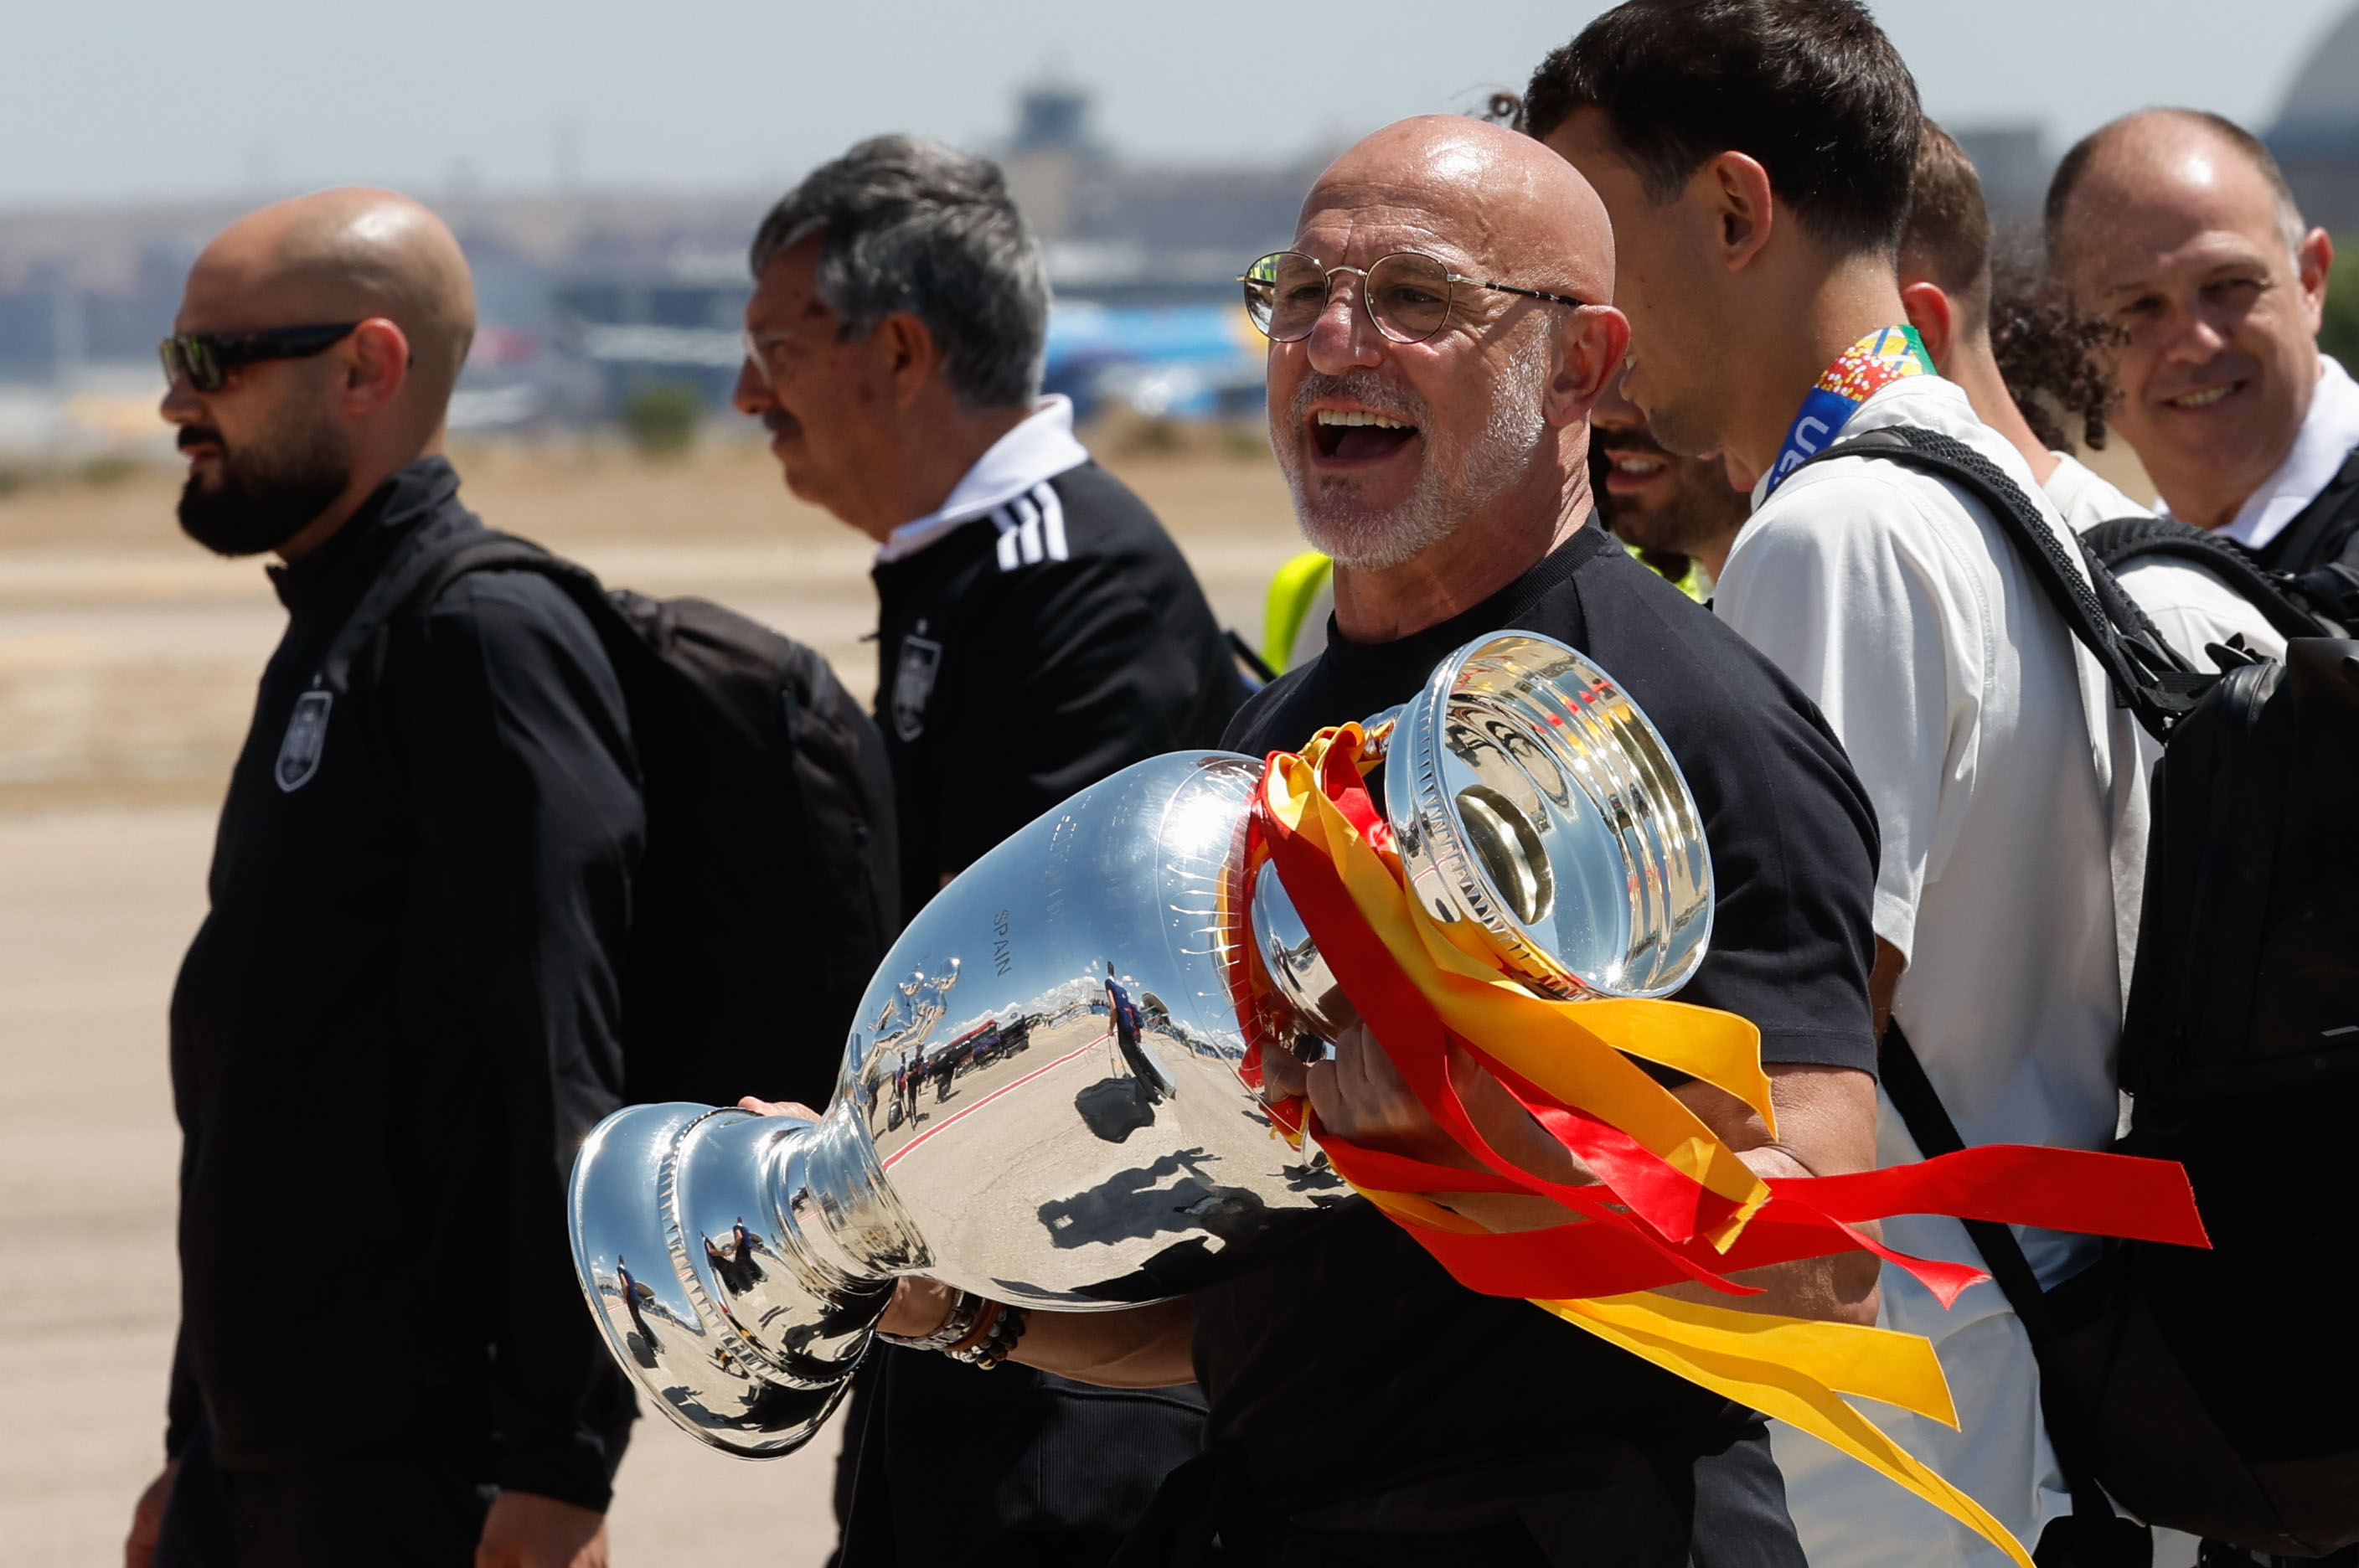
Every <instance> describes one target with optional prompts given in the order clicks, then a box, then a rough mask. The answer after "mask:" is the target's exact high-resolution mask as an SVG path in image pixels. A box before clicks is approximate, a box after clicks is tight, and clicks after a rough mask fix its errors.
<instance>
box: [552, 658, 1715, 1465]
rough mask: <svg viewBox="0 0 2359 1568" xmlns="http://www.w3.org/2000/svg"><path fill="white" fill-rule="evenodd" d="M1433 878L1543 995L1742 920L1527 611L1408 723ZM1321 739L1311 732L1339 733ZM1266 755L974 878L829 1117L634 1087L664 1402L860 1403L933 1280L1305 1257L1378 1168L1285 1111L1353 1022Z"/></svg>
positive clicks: (609, 1217) (912, 946)
mask: <svg viewBox="0 0 2359 1568" xmlns="http://www.w3.org/2000/svg"><path fill="white" fill-rule="evenodd" d="M1370 727H1371V730H1372V733H1375V734H1377V735H1382V736H1384V737H1385V747H1386V749H1385V751H1384V758H1385V760H1384V768H1383V771H1384V773H1385V776H1386V777H1385V779H1384V780H1383V785H1384V789H1383V799H1384V800H1385V811H1386V816H1387V817H1388V818H1389V819H1390V821H1391V824H1392V827H1393V829H1394V832H1395V835H1396V840H1397V844H1398V846H1399V848H1400V852H1401V858H1402V862H1403V866H1404V870H1405V871H1406V873H1407V874H1408V879H1409V883H1410V887H1411V889H1412V893H1413V896H1414V897H1416V898H1417V899H1418V900H1419V903H1420V904H1421V905H1422V906H1423V907H1424V908H1425V909H1427V910H1428V912H1430V914H1432V915H1433V916H1434V917H1435V918H1436V919H1438V920H1444V921H1461V920H1463V921H1471V922H1473V924H1474V925H1475V926H1476V927H1478V928H1479V929H1480V931H1481V932H1482V933H1483V935H1484V940H1485V942H1488V944H1489V945H1490V949H1491V951H1493V952H1494V953H1495V954H1496V956H1497V958H1498V960H1499V963H1500V965H1501V967H1502V969H1503V971H1505V972H1506V974H1508V975H1512V976H1513V977H1514V978H1516V979H1517V980H1518V981H1520V982H1521V983H1523V984H1524V985H1527V986H1529V987H1530V988H1532V989H1533V990H1534V991H1536V992H1538V994H1540V995H1543V996H1558V997H1568V998H1579V997H1581V996H1663V995H1667V994H1669V992H1671V991H1673V990H1676V989H1677V988H1678V987H1679V986H1680V985H1682V984H1684V983H1685V981H1686V979H1687V978H1688V976H1689V975H1690V974H1692V973H1693V971H1694V968H1695V965H1696V964H1697V963H1699V962H1700V961H1701V957H1702V954H1703V952H1704V947H1705V943H1706V942H1707V941H1708V939H1709V934H1710V931H1711V920H1712V871H1711V864H1710V859H1709V856H1708V855H1707V853H1706V851H1705V847H1704V841H1703V834H1702V830H1701V824H1700V822H1699V820H1698V817H1697V813H1696V809H1695V804H1694V801H1693V800H1692V799H1691V798H1690V795H1689V793H1688V789H1687V786H1686V783H1685V781H1684V780H1683V779H1681V777H1680V771H1679V768H1678V766H1677V764H1676V763H1675V762H1674V761H1673V760H1672V758H1671V756H1670V753H1669V749H1668V748H1667V747H1666V746H1664V745H1663V744H1662V740H1661V737H1660V736H1659V735H1657V734H1656V732H1655V730H1654V728H1653V726H1652V725H1651V724H1649V723H1648V722H1647V718H1646V716H1645V714H1643V713H1640V712H1639V710H1638V709H1637V707H1636V704H1634V703H1632V702H1630V701H1629V699H1628V698H1627V696H1626V695H1625V694H1624V693H1623V692H1622V691H1620V689H1619V688H1618V687H1616V686H1615V685H1614V682H1613V681H1612V680H1611V678H1610V677H1608V676H1607V675H1606V674H1605V672H1604V671H1603V670H1600V669H1598V668H1597V666H1596V665H1595V664H1593V662H1591V661H1590V660H1589V659H1586V658H1585V657H1583V656H1582V655H1581V654H1579V653H1577V652H1575V651H1574V650H1572V649H1571V648H1567V647H1565V646H1564V645H1563V644H1561V643H1558V642H1554V641H1552V640H1551V639H1549V638H1546V637H1537V636H1532V635H1529V634H1522V633H1516V634H1508V635H1506V636H1502V637H1492V638H1488V639H1485V640H1483V641H1480V642H1477V643H1473V644H1470V645H1469V646H1468V647H1467V648H1463V649H1462V650H1460V652H1459V653H1457V654H1456V655H1454V656H1452V657H1451V659H1447V660H1445V661H1444V662H1443V663H1442V665H1441V666H1440V668H1439V669H1438V670H1436V671H1435V673H1434V676H1433V678H1432V680H1431V681H1430V682H1429V683H1428V685H1427V686H1426V687H1425V689H1424V690H1423V691H1420V692H1419V695H1418V696H1417V697H1415V698H1414V699H1412V700H1411V701H1410V702H1408V703H1405V704H1404V705H1403V706H1402V707H1401V708H1399V709H1397V710H1394V711H1393V712H1391V713H1386V714H1382V715H1377V716H1376V717H1375V718H1374V719H1372V720H1371V721H1370ZM1306 738H1307V737H1306ZM1261 774H1262V764H1261V763H1260V762H1258V761H1256V760H1255V759H1253V758H1250V757H1241V756H1237V755H1235V754H1233V753H1224V752H1180V753H1174V754H1171V755H1169V756H1165V757H1156V758H1152V759H1150V760H1148V761H1146V762H1142V763H1139V764H1136V766H1134V767H1131V768H1125V769H1124V770H1123V771H1122V772H1120V773H1117V774H1114V775H1113V776H1112V777H1110V778H1108V779H1103V780H1102V781H1100V782H1099V783H1097V784H1094V785H1092V786H1091V787H1089V788H1088V789H1084V790H1082V792H1081V793H1079V794H1077V795H1075V796H1073V797H1072V798H1071V800H1067V801H1066V802H1065V803H1064V804H1062V805H1060V806H1059V807H1058V808H1056V809H1055V810H1054V811H1049V812H1048V813H1046V814H1044V815H1043V816H1041V817H1039V818H1038V820H1036V821H1034V822H1031V823H1030V824H1028V825H1027V826H1026V827H1025V828H1023V829H1021V830H1020V831H1019V832H1017V833H1015V834H1014V835H1012V836H1011V837H1009V838H1008V839H1007V840H1006V842H1005V843H1003V844H1000V845H998V846H997V847H996V848H995V849H993V850H992V851H991V852H990V853H989V854H988V855H984V857H983V858H982V859H980V860H978V861H977V862H976V863H975V864H974V865H973V866H970V867H969V868H968V869H967V870H966V871H965V872H964V873H962V875H960V876H959V877H956V878H955V879H953V880H952V881H951V884H950V885H949V886H948V887H944V888H943V889H942V891H941V892H940V893H939V894H938V895H936V897H935V898H933V900H932V901H931V902H930V903H929V904H928V905H927V906H926V907H925V909H922V910H921V911H919V914H918V916H917V918H916V919H915V920H912V921H910V923H909V926H908V930H907V931H905V932H903V934H902V936H901V938H900V940H899V941H898V942H896V943H895V944H894V947H893V949H892V951H891V952H890V953H887V954H886V958H885V961H884V963H883V964H882V965H881V966H880V967H879V969H878V971H877V973H876V975H875V979H874V980H873V981H872V982H871V983H870V985H869V989H868V992H867V995H866V996H865V997H864V1000H863V1002H862V1005H861V1013H860V1016H859V1018H857V1020H856V1021H855V1023H854V1025H853V1030H852V1033H851V1037H850V1040H849V1041H848V1042H847V1044H846V1047H845V1051H844V1061H843V1070H842V1073H840V1075H839V1077H838V1080H837V1085H836V1091H835V1095H834V1098H833V1100H832V1102H831V1104H830V1105H829V1107H828V1110H827V1111H826V1113H825V1114H824V1115H823V1116H821V1118H820V1119H819V1120H818V1121H816V1122H812V1121H808V1120H804V1119H802V1118H799V1117H793V1116H756V1115H754V1114H753V1113H750V1112H747V1111H744V1110H740V1109H734V1108H722V1109H715V1108H713V1107H710V1106H704V1105H634V1106H629V1107H626V1108H625V1109H623V1110H621V1111H617V1112H616V1113H615V1114H614V1115H613V1116H609V1117H608V1118H606V1120H605V1121H604V1122H603V1123H601V1124H600V1126H599V1127H597V1129H596V1130H595V1131H594V1132H592V1134H591V1136H590V1138H588V1140H587V1141H585V1143H584V1144H583V1146H582V1151H581V1154H580V1155H579V1157H578V1158H577V1160H576V1161H575V1164H574V1169H573V1178H572V1185H571V1214H570V1221H571V1231H572V1240H573V1251H574V1261H575V1266H576V1268H577V1269H578V1271H579V1273H580V1276H581V1279H582V1288H583V1290H584V1293H585V1294H586V1296H587V1298H588V1300H589V1302H590V1307H591V1310H592V1312H593V1313H594V1314H595V1316H596V1317H597V1320H598V1323H599V1325H600V1328H601V1330H602V1331H603V1334H604V1335H605V1337H606V1341H607V1344H608V1345H609V1347H610V1348H611V1349H612V1350H613V1351H614V1356H615V1358H616V1359H617V1361H619V1362H620V1363H621V1364H622V1366H623V1367H625V1370H627V1371H629V1372H630V1373H631V1374H632V1375H633V1377H636V1379H637V1381H638V1382H639V1384H640V1385H641V1386H642V1387H643V1388H646V1389H647V1391H648V1392H649V1393H651V1394H652V1395H654V1396H655V1398H656V1402H657V1405H658V1408H659V1409H661V1410H663V1411H664V1412H665V1413H666V1414H667V1415H668V1416H669V1417H670V1418H671V1419H672V1420H673V1421H676V1422H678V1423H679V1425H680V1426H681V1427H683V1428H684V1429H685V1430H687V1431H688V1432H691V1433H692V1434H694V1435H695V1436H697V1437H698V1438H700V1439H701V1440H702V1441H704V1442H706V1443H711V1444H712V1445H713V1446H715V1447H719V1448H723V1449H725V1450H728V1451H729V1452H732V1453H735V1454H745V1455H749V1456H762V1455H768V1454H784V1453H788V1452H791V1451H792V1450H794V1449H796V1448H798V1447H800V1446H801V1445H802V1444H803V1443H806V1442H808V1441H809V1440H810V1437H811V1435H812V1434H813V1433H814V1432H817V1431H818V1429H819V1427H820V1426H821V1424H822V1423H823V1422H824V1421H826V1419H827V1417H828V1415H829V1413H830V1412H831V1411H832V1410H833V1408H834V1406H835V1404H836V1402H837V1400H839V1399H841V1398H842V1397H843V1390H844V1388H846V1387H847V1386H848V1380H849V1378H850V1376H851V1373H852V1370H853V1367H854V1366H856V1365H857V1363H858V1361H859V1359H860V1356H862V1354H863V1353H864V1351H865V1349H866V1347H867V1345H868V1342H869V1339H870V1337H871V1334H872V1331H873V1329H874V1326H875V1322H876V1320H877V1318H878V1317H879V1316H881V1315H882V1313H883V1312H884V1309H885V1306H886V1302H887V1301H889V1300H890V1298H891V1293H892V1289H893V1285H894V1281H895V1280H896V1279H897V1278H898V1277H900V1276H901V1275H904V1274H917V1275H925V1276H929V1277H931V1278H934V1279H940V1280H941V1281H943V1282H944V1283H946V1284H949V1285H951V1286H955V1287H957V1288H960V1289H962V1290H972V1291H974V1292H976V1293H977V1294H979V1295H984V1296H987V1297H990V1298H991V1299H993V1300H995V1301H1006V1302H1009V1303H1012V1304H1015V1305H1018V1306H1025V1307H1034V1308H1046V1309H1050V1310H1055V1311H1063V1312H1090V1311H1112V1310H1118V1309H1120V1308H1124V1307H1129V1306H1135V1305H1139V1304H1143V1303H1146V1302H1149V1301H1160V1300H1163V1299H1166V1298H1168V1297H1170V1296H1174V1295H1179V1294H1184V1293H1185V1292H1187V1291H1189V1290H1193V1289H1196V1288H1197V1287H1199V1286H1201V1285H1202V1284H1205V1283H1208V1282H1210V1281H1211V1280H1212V1279H1217V1278H1220V1277H1223V1275H1226V1274H1229V1273H1233V1272H1234V1271H1237V1270H1239V1269H1245V1268H1249V1267H1251V1266H1252V1263H1253V1261H1254V1259H1256V1258H1259V1257H1263V1256H1266V1254H1267V1251H1268V1249H1270V1248H1273V1247H1283V1246H1285V1245H1286V1244H1287V1242H1288V1239H1289V1238H1291V1237H1293V1236H1296V1235H1298V1234H1299V1231H1300V1229H1301V1228H1302V1227H1303V1226H1305V1225H1315V1224H1316V1223H1318V1217H1319V1214H1320V1213H1321V1211H1322V1210H1324V1209H1327V1208H1330V1207H1332V1206H1334V1205H1335V1204H1337V1203H1343V1202H1344V1201H1345V1200H1346V1199H1348V1198H1349V1196H1350V1191H1349V1189H1348V1188H1347V1187H1346V1186H1345V1185H1344V1184H1343V1182H1342V1181H1340V1180H1339V1179H1338V1178H1337V1177H1336V1176H1335V1174H1334V1173H1333V1171H1331V1170H1330V1169H1329V1168H1328V1166H1327V1164H1326V1161H1325V1160H1324V1159H1323V1157H1321V1154H1320V1153H1319V1151H1318V1149H1317V1148H1316V1146H1315V1144H1314V1143H1312V1142H1310V1141H1309V1140H1304V1141H1303V1142H1302V1143H1301V1144H1300V1145H1299V1147H1298V1146H1297V1144H1296V1143H1295V1142H1294V1141H1292V1140H1289V1139H1288V1138H1286V1137H1284V1136H1282V1135H1281V1134H1280V1132H1279V1130H1278V1128H1277V1126H1276V1125H1275V1124H1274V1123H1273V1121H1272V1119H1271V1116H1270V1114H1269V1111H1268V1109H1267V1107H1266V1105H1264V1103H1263V1101H1262V1098H1261V1095H1260V1093H1259V1092H1258V1090H1257V1089H1256V1087H1255V1084H1254V1082H1253V1078H1254V1075H1253V1074H1252V1073H1249V1072H1248V1071H1247V1064H1248V1062H1250V1061H1251V1060H1252V1058H1251V1052H1252V1051H1254V1050H1256V1049H1257V1048H1263V1047H1266V1048H1271V1049H1277V1048H1284V1049H1288V1050H1292V1051H1296V1052H1297V1053H1298V1054H1301V1055H1305V1056H1310V1055H1315V1054H1317V1053H1318V1052H1320V1051H1322V1050H1323V1049H1325V1046H1326V1043H1327V1042H1330V1041H1332V1040H1333V1039H1334V1038H1335V1037H1336V1036H1337V1034H1338V1033H1339V1032H1340V1031H1341V1029H1343V1027H1344V1026H1345V1025H1346V1024H1348V1022H1349V1021H1350V1019H1351V1018H1352V1016H1353V1014H1352V1011H1351V1008H1350V1004H1349V999H1348V998H1347V997H1345V996H1343V994H1342V992H1341V990H1340V988H1338V987H1337V986H1336V985H1335V984H1334V981H1333V977H1332V975H1330V974H1329V973H1328V972H1327V969H1326V965H1325V964H1323V963H1322V962H1321V959H1320V957H1319V954H1318V951H1317V944H1316V942H1314V941H1312V940H1311V938H1310V934H1309V932H1308V931H1306V930H1305V929H1304V928H1303V926H1302V922H1301V920H1300V919H1299V916H1298V915H1297V914H1296V912H1295V910H1294V908H1293V905H1292V902H1291V900H1289V899H1288V898H1287V896H1286V892H1285V888H1284V886H1283V884H1282V882H1281V881H1280V880H1279V878H1278V877H1277V874H1276V872H1275V871H1274V870H1273V869H1272V868H1271V867H1270V866H1268V865H1266V864H1262V865H1259V866H1256V865H1255V864H1254V859H1253V857H1252V856H1251V855H1249V854H1248V853H1247V832H1248V827H1249V825H1250V822H1251V820H1252V816H1253V811H1254V805H1255V800H1256V794H1257V791H1258V789H1259V783H1260V779H1261Z"/></svg>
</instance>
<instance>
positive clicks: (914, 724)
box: [893, 637, 942, 741]
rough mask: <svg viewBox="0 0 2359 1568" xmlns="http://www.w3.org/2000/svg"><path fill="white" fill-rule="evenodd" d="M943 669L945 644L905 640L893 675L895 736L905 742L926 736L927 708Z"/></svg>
mask: <svg viewBox="0 0 2359 1568" xmlns="http://www.w3.org/2000/svg"><path fill="white" fill-rule="evenodd" d="M941 668H942V645H941V644H940V643H938V642H934V641H932V640H930V639H929V638H926V637H903V638H902V639H901V661H900V663H899V664H898V665H897V666H896V667H895V669H894V671H893V733H894V734H895V735H899V736H900V737H901V738H902V739H903V740H905V741H913V740H916V739H917V738H918V737H919V735H923V734H925V733H926V704H927V703H928V702H930V701H931V700H932V699H933V695H934V677H935V676H936V675H937V674H938V673H940V670H941Z"/></svg>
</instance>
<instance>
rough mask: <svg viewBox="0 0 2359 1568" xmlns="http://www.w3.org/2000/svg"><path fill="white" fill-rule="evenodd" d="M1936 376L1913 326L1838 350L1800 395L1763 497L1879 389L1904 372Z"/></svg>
mask: <svg viewBox="0 0 2359 1568" xmlns="http://www.w3.org/2000/svg"><path fill="white" fill-rule="evenodd" d="M1935 374H1937V372H1936V371H1935V370H1934V369H1933V356H1932V355H1931V354H1928V353H1926V352H1925V340H1924V339H1923V338H1920V337H1919V336H1918V335H1917V329H1916V328H1914V327H1878V328H1877V329H1876V330H1875V331H1874V332H1870V333H1868V334H1867V336H1865V337H1864V338H1862V339H1860V340H1859V342H1857V343H1854V344H1852V345H1851V347H1849V348H1847V349H1845V350H1843V353H1841V354H1837V355H1836V356H1835V362H1834V363H1833V364H1832V365H1828V366H1827V370H1826V374H1825V375H1823V376H1820V377H1819V384H1818V385H1817V386H1816V387H1811V388H1810V396H1809V397H1805V398H1803V399H1802V411H1801V412H1800V413H1799V414H1798V415H1796V416H1795V417H1794V425H1793V428H1792V429H1791V430H1788V431H1787V432H1786V444H1785V446H1784V447H1783V448H1781V449H1780V450H1779V451H1778V453H1777V462H1776V463H1773V464H1772V465H1771V466H1770V469H1769V489H1768V491H1767V492H1766V493H1765V498H1766V496H1767V495H1774V494H1776V492H1777V486H1778V485H1783V484H1784V483H1785V482H1786V476H1787V475H1788V474H1792V473H1793V472H1794V470H1796V469H1797V468H1799V467H1800V466H1802V464H1803V463H1807V462H1809V461H1810V458H1811V457H1812V456H1813V455H1815V454H1816V453H1818V452H1821V451H1822V450H1824V448H1825V447H1826V444H1827V443H1828V442H1829V441H1832V440H1834V439H1835V437H1836V436H1838V435H1840V434H1842V433H1843V426H1844V425H1846V424H1848V423H1850V422H1851V417H1852V415H1854V414H1855V413H1857V412H1858V411H1859V406H1860V405H1861V404H1862V403H1864V402H1866V401H1867V400H1868V398H1869V397H1872V396H1873V395H1874V394H1875V391H1876V390H1877V389H1878V388H1879V387H1888V386H1890V385H1891V384H1892V383H1893V382H1895V381H1897V380H1899V379H1901V378H1902V377H1903V376H1932V375H1935Z"/></svg>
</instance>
